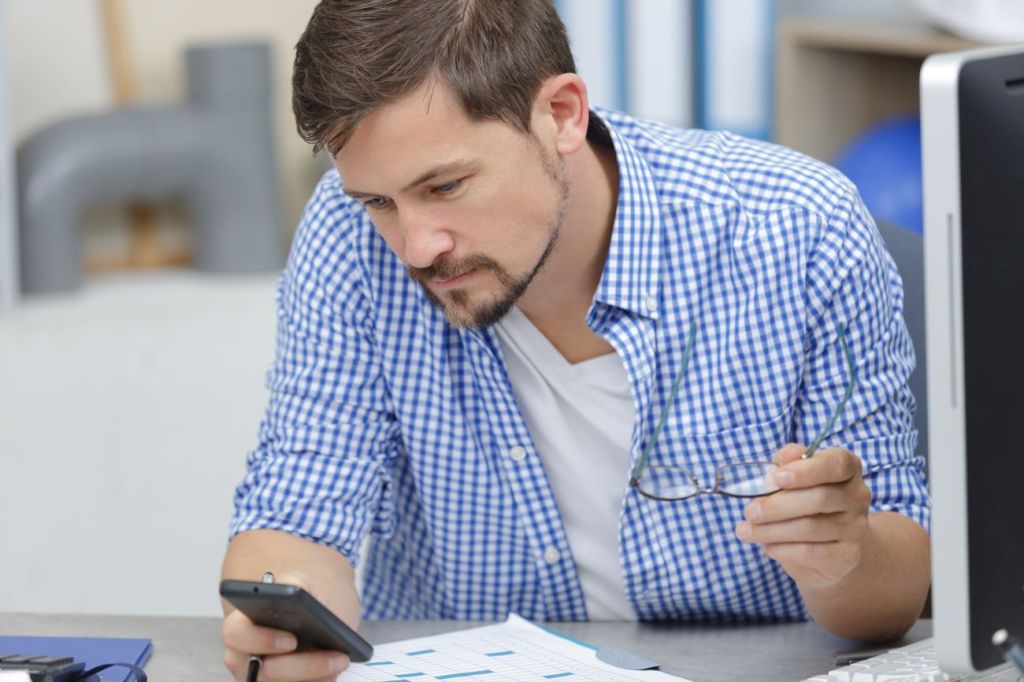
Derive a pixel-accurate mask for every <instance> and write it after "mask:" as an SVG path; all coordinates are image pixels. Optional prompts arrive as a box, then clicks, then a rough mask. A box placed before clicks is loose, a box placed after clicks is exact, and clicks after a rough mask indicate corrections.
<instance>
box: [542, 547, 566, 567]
mask: <svg viewBox="0 0 1024 682" xmlns="http://www.w3.org/2000/svg"><path fill="white" fill-rule="evenodd" d="M561 558H562V553H561V552H559V551H558V550H557V549H555V548H554V547H548V548H547V549H545V550H544V561H545V562H547V563H548V564H557V563H558V560H559V559H561Z"/></svg>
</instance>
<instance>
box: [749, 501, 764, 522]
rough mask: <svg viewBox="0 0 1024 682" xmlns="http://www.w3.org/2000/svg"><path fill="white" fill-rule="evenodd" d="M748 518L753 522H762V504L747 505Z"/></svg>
mask: <svg viewBox="0 0 1024 682" xmlns="http://www.w3.org/2000/svg"><path fill="white" fill-rule="evenodd" d="M747 518H748V519H750V520H751V521H760V520H761V503H760V502H751V503H750V504H748V505H747Z"/></svg>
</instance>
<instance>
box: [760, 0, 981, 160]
mask: <svg viewBox="0 0 1024 682" xmlns="http://www.w3.org/2000/svg"><path fill="white" fill-rule="evenodd" d="M972 47H980V45H979V44H978V43H973V42H970V41H967V40H964V39H962V38H958V37H956V36H953V35H950V34H948V33H944V32H942V31H939V30H938V29H933V28H930V27H928V26H925V25H922V24H907V23H902V24H900V23H890V24H884V23H863V22H862V23H854V22H849V21H844V22H840V21H837V20H813V19H783V20H781V21H780V22H779V25H778V33H777V44H776V63H775V78H776V90H775V134H774V138H775V141H776V142H778V143H779V144H783V145H786V146H789V147H793V148H794V149H797V150H799V151H801V152H804V153H805V154H809V155H811V156H814V157H816V158H818V159H821V160H823V161H827V162H833V161H834V160H835V157H836V155H837V154H838V152H839V151H840V150H841V149H842V148H843V147H845V146H846V144H847V143H849V142H850V141H851V140H853V139H854V138H855V137H856V136H857V135H858V134H860V133H861V132H863V131H864V130H866V129H868V128H869V127H871V126H872V125H873V124H875V123H878V122H880V121H882V120H885V119H887V118H890V117H892V116H897V115H900V114H910V113H915V112H917V111H918V74H919V72H920V69H921V64H922V62H923V61H924V59H925V57H927V56H928V55H930V54H934V53H936V52H949V51H953V50H963V49H968V48H972Z"/></svg>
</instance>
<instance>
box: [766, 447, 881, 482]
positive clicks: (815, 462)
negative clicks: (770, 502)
mask: <svg viewBox="0 0 1024 682" xmlns="http://www.w3.org/2000/svg"><path fill="white" fill-rule="evenodd" d="M861 470H862V465H861V461H860V457H858V456H857V455H855V454H853V453H852V452H850V451H849V450H844V449H842V448H829V449H828V450H820V451H818V452H817V453H815V455H814V457H811V458H809V459H798V460H796V461H792V462H789V463H787V464H785V465H784V466H781V467H780V468H779V470H778V471H776V472H775V473H774V474H773V478H774V480H775V484H776V485H777V486H779V487H780V488H784V489H793V488H810V487H812V486H816V485H824V484H827V483H842V482H844V481H849V480H851V479H853V478H856V477H859V476H860V475H861Z"/></svg>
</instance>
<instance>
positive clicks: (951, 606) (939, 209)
mask: <svg viewBox="0 0 1024 682" xmlns="http://www.w3.org/2000/svg"><path fill="white" fill-rule="evenodd" d="M921 135H922V152H923V161H924V165H923V172H924V201H925V221H924V222H925V229H924V243H925V246H924V248H925V309H926V329H927V335H926V347H927V352H928V425H929V427H928V432H929V443H930V453H929V455H930V464H929V472H930V476H931V492H932V510H933V511H932V576H933V583H932V584H933V601H932V605H933V610H932V613H933V616H934V634H935V651H936V653H937V655H938V661H939V664H940V666H941V667H942V669H943V670H944V671H947V672H970V671H976V670H983V669H985V668H989V667H991V666H994V665H996V664H998V663H1001V662H1002V659H1001V657H1000V654H999V652H998V650H997V649H996V648H995V647H994V646H993V645H992V642H991V638H992V634H993V633H994V632H995V631H996V630H999V629H1000V628H1006V629H1007V630H1008V631H1009V632H1010V633H1011V634H1013V635H1015V636H1016V637H1018V638H1024V46H1017V47H1014V48H992V49H985V50H974V51H969V52H959V53H951V54H942V55H935V56H932V57H929V58H928V59H927V60H926V61H925V64H924V66H923V68H922V70H921Z"/></svg>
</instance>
